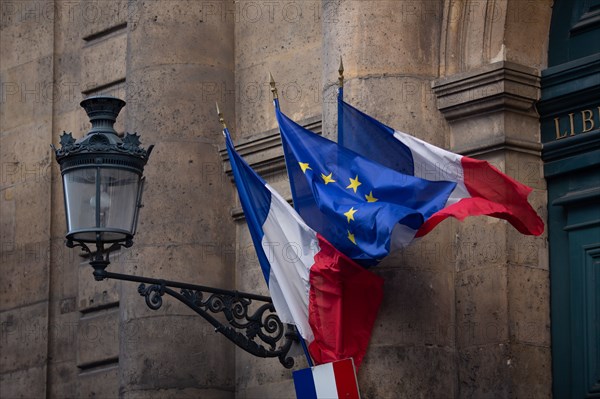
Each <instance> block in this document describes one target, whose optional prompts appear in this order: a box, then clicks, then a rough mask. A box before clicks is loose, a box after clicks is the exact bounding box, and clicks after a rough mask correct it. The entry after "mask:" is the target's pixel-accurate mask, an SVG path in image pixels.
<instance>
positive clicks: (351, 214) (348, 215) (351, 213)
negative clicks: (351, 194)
mask: <svg viewBox="0 0 600 399" xmlns="http://www.w3.org/2000/svg"><path fill="white" fill-rule="evenodd" d="M356 212H357V210H356V209H354V207H352V208H350V210H349V211H348V212H345V213H344V216H346V218H348V223H350V221H351V220H354V214H355V213H356Z"/></svg>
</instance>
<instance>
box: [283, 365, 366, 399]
mask: <svg viewBox="0 0 600 399" xmlns="http://www.w3.org/2000/svg"><path fill="white" fill-rule="evenodd" d="M294 387H295V388H296V398H297V399H338V398H339V399H360V391H359V389H358V382H357V380H356V370H355V369H354V363H353V362H352V359H345V360H340V361H337V362H333V363H327V364H323V365H321V366H316V367H311V368H307V369H303V370H298V371H294Z"/></svg>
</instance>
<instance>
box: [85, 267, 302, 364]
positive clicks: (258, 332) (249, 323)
mask: <svg viewBox="0 0 600 399" xmlns="http://www.w3.org/2000/svg"><path fill="white" fill-rule="evenodd" d="M94 277H95V278H96V280H104V279H106V278H112V279H115V280H124V281H133V282H138V283H140V285H139V287H138V292H139V293H140V295H141V296H143V297H144V298H145V300H146V305H147V306H148V307H149V308H150V309H152V310H157V309H160V307H161V306H162V297H163V296H164V295H165V294H168V295H170V296H172V297H173V298H175V299H177V300H178V301H180V302H183V303H184V304H185V305H186V306H188V307H189V308H190V309H192V310H193V311H194V312H196V313H197V314H199V315H200V316H202V317H203V318H204V319H205V320H206V321H208V322H209V323H210V324H211V325H212V326H213V327H214V328H215V332H219V333H221V334H223V335H224V336H225V337H227V338H228V339H229V340H230V341H231V342H233V343H234V344H236V345H237V346H239V347H240V348H242V349H243V350H245V351H246V352H248V353H250V354H252V355H254V356H258V357H264V358H267V357H277V358H278V359H279V362H280V363H281V364H282V365H283V367H285V368H288V369H289V368H292V367H293V366H294V359H293V358H292V357H290V356H288V352H289V351H290V349H291V346H292V344H293V343H294V342H295V341H297V340H298V338H297V335H296V330H295V327H294V326H292V325H289V324H284V323H283V322H282V321H281V320H280V319H279V317H278V316H277V314H276V313H275V307H274V306H273V302H272V300H271V298H270V297H268V296H263V295H255V294H249V293H245V292H239V291H230V290H223V289H218V288H212V287H205V286H201V285H195V284H187V283H180V282H176V281H169V280H161V279H154V278H148V277H142V276H132V275H128V274H120V273H112V272H107V271H106V270H105V269H96V270H94ZM147 284H148V285H147ZM177 289H178V290H177ZM254 302H258V303H262V304H261V305H259V306H258V308H257V309H255V310H251V309H250V307H251V306H250V305H252V304H253V303H254ZM209 312H210V313H223V314H224V316H225V318H226V320H227V322H228V323H229V326H227V325H225V324H223V323H221V322H220V321H219V320H218V319H216V318H215V317H213V316H212V315H211V314H210V313H209ZM240 331H243V333H242V332H240Z"/></svg>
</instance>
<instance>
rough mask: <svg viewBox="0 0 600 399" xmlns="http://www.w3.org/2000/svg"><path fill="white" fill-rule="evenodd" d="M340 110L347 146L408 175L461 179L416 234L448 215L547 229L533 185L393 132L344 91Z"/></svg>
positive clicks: (533, 231) (341, 136)
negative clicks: (533, 201)
mask: <svg viewBox="0 0 600 399" xmlns="http://www.w3.org/2000/svg"><path fill="white" fill-rule="evenodd" d="M338 113H339V114H338V129H339V132H338V141H339V143H340V144H341V145H343V146H344V147H346V148H349V149H351V150H353V151H355V152H357V153H359V154H361V155H362V156H365V157H367V158H371V159H376V160H377V162H379V163H381V164H382V165H384V166H387V167H389V168H391V169H394V170H397V171H399V172H402V173H404V174H407V175H412V176H416V177H420V178H422V179H427V180H432V181H444V180H445V181H451V182H455V183H456V187H455V189H454V191H453V192H452V193H451V194H450V197H449V198H448V200H447V202H446V205H445V207H444V208H443V209H441V210H439V211H438V212H436V213H434V214H433V215H431V216H430V217H429V218H428V219H427V220H426V221H425V223H424V224H423V225H422V226H421V227H420V229H419V230H418V231H417V232H416V237H420V236H424V235H425V234H427V233H429V232H430V231H431V230H432V229H433V228H434V227H435V226H437V225H438V224H439V223H440V222H441V221H442V220H444V219H446V218H447V217H449V216H452V217H455V218H457V219H458V220H463V219H464V218H466V217H467V216H478V215H487V216H492V217H496V218H500V219H504V220H506V221H508V222H509V223H510V224H512V225H513V226H514V227H515V228H516V229H517V230H518V231H519V232H521V233H523V234H528V235H536V236H537V235H540V234H542V232H543V231H544V222H543V221H542V219H541V218H540V217H539V216H538V214H537V213H536V211H535V210H534V209H533V208H532V207H531V205H530V204H529V202H528V201H527V197H528V196H529V193H530V192H531V191H532V190H531V188H529V187H527V186H525V185H524V184H522V183H520V182H518V181H516V180H515V179H513V178H512V177H510V176H508V175H506V174H504V173H502V172H500V171H499V170H498V169H496V168H495V167H494V166H492V165H490V164H489V163H488V162H486V161H482V160H478V159H473V158H469V157H466V156H462V155H459V154H455V153H452V152H450V151H446V150H444V149H442V148H439V147H436V146H434V145H432V144H429V143H427V142H425V141H423V140H419V139H417V138H415V137H413V136H411V135H409V134H406V133H402V132H400V131H397V130H394V129H392V128H390V127H388V126H386V125H384V124H383V123H381V122H379V121H378V120H376V119H374V118H372V117H371V116H369V115H367V114H365V113H363V112H361V111H359V110H357V109H356V108H354V107H352V106H351V105H349V104H348V103H346V102H344V101H343V100H342V92H341V91H340V94H339V95H338Z"/></svg>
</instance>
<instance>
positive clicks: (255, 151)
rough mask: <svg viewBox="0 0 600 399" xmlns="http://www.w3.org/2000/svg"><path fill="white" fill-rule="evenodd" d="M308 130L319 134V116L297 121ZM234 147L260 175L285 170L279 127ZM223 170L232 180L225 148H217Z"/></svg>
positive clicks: (320, 123) (320, 128) (320, 127)
mask: <svg viewBox="0 0 600 399" xmlns="http://www.w3.org/2000/svg"><path fill="white" fill-rule="evenodd" d="M298 124H299V125H301V126H304V127H305V128H307V129H308V130H310V131H312V132H314V133H317V134H321V131H322V120H321V118H320V117H316V116H313V117H309V118H306V119H304V120H303V121H300V122H298ZM235 148H236V150H237V152H238V154H240V155H241V156H242V157H243V158H244V159H245V160H246V162H248V164H249V165H250V166H251V167H252V169H254V170H255V171H256V172H258V173H259V174H260V175H265V174H274V173H276V172H280V171H285V160H284V158H283V147H282V146H281V137H280V136H279V128H275V129H271V130H267V131H266V132H264V133H261V134H258V135H256V136H254V137H251V138H249V139H247V140H244V141H242V142H241V143H237V144H235ZM219 155H220V156H221V162H222V163H223V171H224V172H225V173H226V174H227V176H229V178H230V179H231V181H233V172H232V170H231V164H230V163H229V155H228V154H227V150H226V149H225V148H221V149H219Z"/></svg>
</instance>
